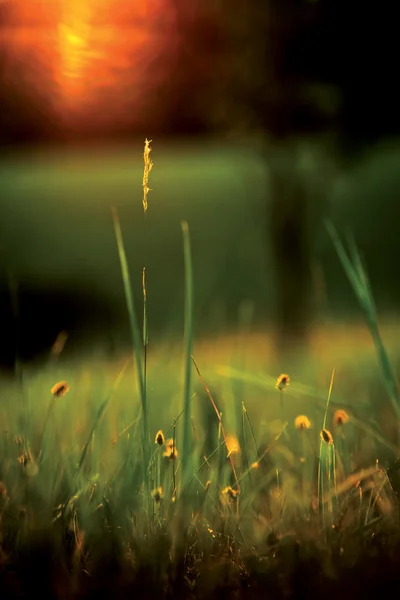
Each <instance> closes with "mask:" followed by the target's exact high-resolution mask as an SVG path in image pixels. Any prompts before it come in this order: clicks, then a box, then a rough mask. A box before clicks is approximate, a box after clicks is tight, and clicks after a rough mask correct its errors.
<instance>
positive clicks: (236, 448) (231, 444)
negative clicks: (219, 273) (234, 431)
mask: <svg viewBox="0 0 400 600" xmlns="http://www.w3.org/2000/svg"><path fill="white" fill-rule="evenodd" d="M225 445H226V449H227V451H228V457H229V456H230V455H231V454H239V452H240V445H239V440H238V439H237V437H236V436H234V435H228V436H227V437H226V439H225Z"/></svg>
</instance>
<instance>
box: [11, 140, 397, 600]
mask: <svg viewBox="0 0 400 600" xmlns="http://www.w3.org/2000/svg"><path fill="white" fill-rule="evenodd" d="M144 157H145V171H144V177H143V188H144V195H143V208H144V212H145V213H146V202H147V192H146V188H147V183H148V179H146V177H147V176H148V175H149V173H150V171H151V167H150V163H149V153H148V154H147V159H146V149H145V153H144ZM146 160H147V162H146ZM146 169H147V175H146ZM113 222H114V227H115V244H116V247H117V248H118V252H119V260H120V266H121V271H120V276H121V279H122V281H123V285H124V290H125V296H126V308H127V313H128V316H129V325H130V333H131V338H132V349H131V350H130V351H126V350H124V351H121V353H120V354H118V355H116V356H113V357H112V358H107V357H104V358H99V357H98V356H90V355H85V354H82V355H81V356H76V357H75V359H74V360H71V359H69V360H65V359H64V358H63V343H64V342H65V339H63V337H62V336H60V338H59V339H58V340H57V342H56V343H55V344H54V345H53V347H52V348H49V352H48V357H47V360H46V363H45V364H42V365H41V367H40V368H39V369H38V368H37V366H31V367H29V366H25V367H24V368H23V369H22V371H20V372H19V373H18V374H19V377H18V378H16V379H15V380H11V379H4V381H3V382H2V384H1V388H0V394H1V410H0V421H1V426H0V431H1V442H0V481H1V483H0V593H1V597H4V598H21V597H28V596H29V597H30V596H32V595H33V594H34V593H35V594H39V595H40V596H41V597H42V598H77V599H78V598H92V597H96V598H111V596H117V597H119V598H125V597H126V598H128V597H130V596H132V595H135V596H136V597H145V596H146V597H148V598H149V597H151V598H152V597H154V598H156V597H157V598H164V597H165V598H172V597H178V598H180V597H182V598H183V597H188V598H203V597H206V596H207V597H209V598H210V597H215V598H216V597H217V596H219V595H221V594H222V595H223V596H224V597H226V598H228V597H229V598H230V597H232V598H235V597H237V598H240V597H248V598H259V597H260V596H261V595H264V596H266V597H271V598H292V597H293V598H297V597H299V598H300V597H302V596H303V597H311V596H315V595H317V594H323V595H324V597H326V598H334V597H335V598H336V597H337V595H338V594H340V595H341V596H342V597H346V598H347V597H350V596H353V595H354V593H355V591H357V592H358V593H359V594H363V595H366V596H369V595H372V594H374V595H375V594H377V593H379V592H381V591H382V590H383V587H384V586H385V588H386V589H385V591H386V593H388V592H389V593H396V592H398V591H399V585H398V583H397V570H398V559H397V555H398V550H399V548H400V546H399V542H400V536H399V532H400V528H399V510H398V509H399V506H398V501H399V500H398V494H400V479H399V474H398V471H397V462H396V461H397V459H398V455H399V440H398V434H399V427H398V424H399V412H400V401H399V391H398V384H397V376H396V372H397V369H398V367H399V366H400V347H399V344H398V331H399V324H398V322H397V320H396V317H395V316H393V315H389V316H385V318H381V316H380V315H379V314H378V312H377V311H376V308H375V304H374V299H373V295H372V292H371V289H370V285H369V280H368V278H367V275H366V271H365V268H364V265H363V263H362V261H361V259H360V256H359V254H358V252H357V248H356V247H350V250H349V253H348V254H346V253H345V252H344V247H343V246H342V245H341V242H340V240H339V239H338V238H337V237H336V233H335V230H334V229H332V223H329V222H327V229H328V231H329V233H330V236H331V241H332V245H333V247H334V248H335V251H336V253H337V258H338V261H339V263H341V265H342V269H343V271H344V273H345V275H346V276H347V278H348V281H347V284H348V286H349V287H350V289H352V293H353V294H354V297H355V299H356V300H357V301H358V304H359V315H360V316H359V319H354V318H353V319H352V320H351V321H350V322H343V321H342V322H341V323H339V322H336V321H324V322H318V323H317V324H316V325H315V327H314V328H313V329H312V330H310V336H309V340H308V343H307V345H306V346H305V347H304V348H302V349H300V350H299V351H298V353H297V354H296V356H295V357H294V356H291V358H290V361H289V359H288V361H287V363H285V361H284V362H283V364H282V357H278V356H277V355H276V352H275V349H274V345H273V342H272V339H273V336H272V335H271V331H269V330H268V329H266V328H261V327H260V326H259V325H256V324H255V323H254V322H253V321H252V310H251V306H250V305H249V304H244V305H243V306H242V309H243V310H242V311H241V312H240V315H239V317H238V323H237V330H236V331H235V332H233V333H231V335H227V334H226V333H224V334H221V335H220V334H219V333H218V331H216V332H215V334H214V335H213V336H212V337H210V336H205V335H201V332H200V333H199V334H197V333H196V335H195V331H194V321H193V283H194V280H195V272H193V269H192V266H193V265H192V260H191V258H192V247H191V235H190V233H191V231H190V227H188V226H187V224H186V223H185V222H183V223H182V231H181V233H182V255H183V257H184V274H185V278H184V286H183V288H184V289H183V295H184V311H183V314H182V322H183V323H184V335H183V337H182V340H181V343H178V342H177V343H174V344H171V343H169V344H167V343H158V344H157V345H153V343H152V338H151V336H150V337H149V338H147V332H148V328H149V327H150V326H151V321H150V322H149V323H147V312H146V302H144V307H145V308H144V310H143V303H141V304H140V305H138V304H137V302H136V303H135V298H134V297H133V295H132V294H131V291H130V290H131V280H130V275H129V271H128V270H127V269H126V267H127V263H129V255H128V254H127V253H125V247H124V239H123V234H122V231H121V229H120V221H119V216H118V211H117V210H116V209H115V210H114V212H113ZM142 226H143V224H142ZM143 266H145V265H143ZM142 288H143V299H144V300H146V299H147V298H146V293H147V287H146V277H145V276H144V278H143V284H142ZM150 330H151V327H150ZM66 343H68V340H67V341H66Z"/></svg>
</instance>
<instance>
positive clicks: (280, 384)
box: [275, 373, 290, 392]
mask: <svg viewBox="0 0 400 600" xmlns="http://www.w3.org/2000/svg"><path fill="white" fill-rule="evenodd" d="M289 383H290V377H289V375H287V373H282V374H281V375H279V377H278V379H277V380H276V384H275V387H276V388H278V390H280V391H281V392H282V391H283V390H285V389H286V388H287V386H288V385H289Z"/></svg>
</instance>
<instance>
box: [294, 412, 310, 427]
mask: <svg viewBox="0 0 400 600" xmlns="http://www.w3.org/2000/svg"><path fill="white" fill-rule="evenodd" d="M294 426H295V427H296V429H310V428H311V421H310V419H309V418H308V417H306V415H299V416H298V417H296V418H295V420H294Z"/></svg>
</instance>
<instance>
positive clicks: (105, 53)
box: [2, 0, 178, 130]
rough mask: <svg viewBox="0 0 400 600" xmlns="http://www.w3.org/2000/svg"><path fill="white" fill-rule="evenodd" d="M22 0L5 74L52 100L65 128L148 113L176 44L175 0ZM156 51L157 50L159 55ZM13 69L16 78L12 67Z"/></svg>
mask: <svg viewBox="0 0 400 600" xmlns="http://www.w3.org/2000/svg"><path fill="white" fill-rule="evenodd" d="M50 5H51V10H47V9H48V7H49V2H47V1H46V0H32V1H30V2H23V3H21V9H20V10H19V11H18V13H16V17H15V23H13V28H12V29H10V30H9V33H7V32H3V33H2V35H3V37H4V35H6V34H7V35H9V36H10V39H9V40H8V41H7V47H8V51H9V52H8V57H7V60H8V65H7V68H8V77H9V81H10V80H11V79H13V85H18V86H21V85H22V86H23V87H24V88H25V90H26V95H27V98H29V96H30V95H32V94H37V95H38V96H40V97H41V98H43V99H44V101H45V102H46V101H47V102H48V101H50V103H51V105H52V106H53V108H54V109H55V110H56V112H57V113H58V115H59V117H60V119H61V121H62V122H63V123H64V125H65V127H66V129H68V130H70V129H71V130H76V129H77V130H84V129H85V128H86V127H90V128H94V129H96V128H97V127H99V128H100V129H101V128H102V127H103V126H105V127H106V128H107V129H109V128H111V129H112V128H113V126H114V125H115V126H118V127H121V126H123V125H124V124H125V122H127V123H131V124H132V121H133V122H135V120H137V121H138V123H140V116H141V114H145V113H146V112H147V110H148V109H147V105H148V102H149V99H151V97H152V96H154V92H155V89H156V86H157V85H158V84H159V83H162V82H163V81H167V80H168V78H169V74H170V72H171V70H172V68H173V65H174V61H175V57H176V55H177V51H178V43H177V39H176V38H177V36H176V35H175V27H176V22H175V8H174V3H173V2H172V0H147V1H144V0H143V1H140V0H124V1H123V2H121V0H53V1H52V2H51V3H50ZM158 57H162V59H160V60H156V62H154V59H158ZM17 73H18V77H17V75H16V74H17Z"/></svg>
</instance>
